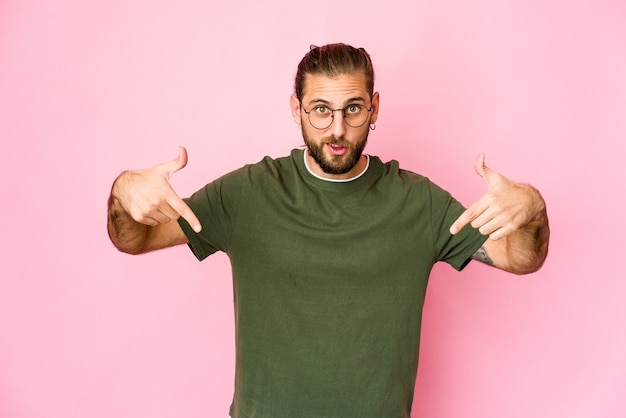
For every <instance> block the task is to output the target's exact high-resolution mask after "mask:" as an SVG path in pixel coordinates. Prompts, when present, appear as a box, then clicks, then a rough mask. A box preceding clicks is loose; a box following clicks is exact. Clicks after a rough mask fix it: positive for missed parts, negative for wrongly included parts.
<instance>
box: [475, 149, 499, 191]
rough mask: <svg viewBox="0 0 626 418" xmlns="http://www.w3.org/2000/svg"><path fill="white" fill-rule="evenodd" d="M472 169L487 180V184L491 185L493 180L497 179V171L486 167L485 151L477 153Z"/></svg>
mask: <svg viewBox="0 0 626 418" xmlns="http://www.w3.org/2000/svg"><path fill="white" fill-rule="evenodd" d="M474 170H475V171H476V173H477V174H478V175H479V176H480V177H482V178H483V179H484V180H485V181H486V182H487V186H491V185H492V184H493V183H494V182H496V181H497V177H499V176H498V173H496V172H495V171H493V170H492V169H491V168H489V167H487V165H486V164H485V153H481V154H479V155H478V157H477V158H476V162H475V163H474Z"/></svg>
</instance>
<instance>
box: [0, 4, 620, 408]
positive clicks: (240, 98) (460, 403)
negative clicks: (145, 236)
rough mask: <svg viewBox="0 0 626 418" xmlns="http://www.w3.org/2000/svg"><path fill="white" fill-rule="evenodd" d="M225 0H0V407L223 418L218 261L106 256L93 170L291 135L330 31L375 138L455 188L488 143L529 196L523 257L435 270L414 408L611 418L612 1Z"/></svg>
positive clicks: (182, 184)
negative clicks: (295, 85)
mask: <svg viewBox="0 0 626 418" xmlns="http://www.w3.org/2000/svg"><path fill="white" fill-rule="evenodd" d="M236 3H241V2H217V1H213V2H210V1H181V2H170V1H163V0H158V1H154V0H150V1H148V0H145V1H120V0H116V1H113V0H109V1H99V2H85V1H79V0H55V1H52V0H37V1H34V0H3V1H1V2H0V140H1V141H2V149H3V150H4V154H3V156H4V158H3V159H2V160H3V161H2V165H3V166H4V170H3V171H4V176H3V178H4V181H3V187H2V190H3V195H4V197H3V204H2V205H1V209H0V210H1V216H0V231H2V239H1V240H0V246H1V248H0V265H1V266H2V273H1V278H0V416H1V417H3V418H41V417H46V418H84V417H92V418H100V417H102V418H104V417H107V418H108V417H116V418H126V417H128V418H136V417H151V418H153V417H155V418H160V417H163V418H165V417H179V418H180V417H182V418H195V417H224V416H226V413H227V408H228V404H229V398H230V396H231V390H232V381H233V379H232V370H233V360H234V359H233V326H232V323H233V318H232V296H231V286H230V278H229V274H230V273H229V266H228V261H227V259H226V257H224V256H222V255H218V256H215V257H213V258H212V259H210V260H207V261H205V262H203V263H198V262H196V261H195V259H194V258H193V257H192V255H191V253H190V252H189V251H188V250H187V249H186V248H182V247H181V248H176V249H172V250H168V251H162V252H158V253H154V254H150V255H146V256H141V257H131V256H127V255H123V254H120V253H118V252H117V251H116V250H115V249H114V248H113V247H112V245H111V244H110V243H109V241H108V239H107V236H106V231H105V204H106V198H107V195H108V191H109V187H110V184H111V182H112V180H113V178H114V177H115V176H116V175H117V174H118V173H119V172H120V171H121V170H123V169H127V168H142V167H146V166H149V165H152V164H156V163H158V162H161V161H165V160H168V159H171V158H174V157H175V156H176V153H177V146H178V145H179V144H183V145H186V146H187V147H188V150H189V153H190V163H189V166H188V167H187V168H186V169H185V170H184V171H182V172H180V173H178V174H177V176H176V177H175V178H174V184H175V187H176V188H177V190H179V192H180V193H181V194H182V195H187V194H189V193H190V192H192V191H193V190H195V189H196V188H198V187H200V186H201V185H203V184H204V183H205V182H207V181H209V180H211V179H213V178H215V177H216V176H218V175H220V174H222V173H224V172H226V171H228V170H231V169H234V168H236V167H239V166H240V165H242V164H244V163H248V162H255V161H257V160H259V159H260V158H261V157H262V156H263V155H266V154H269V155H272V156H279V155H283V154H286V153H287V152H288V151H289V150H290V149H291V148H292V147H295V146H298V145H299V144H300V143H301V140H300V137H299V130H298V128H297V127H296V126H295V125H294V124H293V122H292V121H291V118H290V113H289V108H288V97H289V94H290V93H291V89H292V79H293V76H294V72H295V67H296V64H297V62H298V61H299V59H300V58H301V56H302V55H303V54H304V53H305V52H306V51H307V48H308V45H309V44H310V43H317V44H323V43H327V42H332V41H344V42H348V43H353V44H355V45H357V46H364V47H366V48H367V49H368V50H369V52H370V53H371V54H372V56H373V57H374V60H375V64H376V69H377V72H378V79H377V89H378V90H379V91H380V92H381V106H382V109H381V112H380V118H379V121H378V129H377V130H376V131H375V132H374V133H373V134H372V135H371V136H370V138H371V139H370V146H369V152H370V153H373V154H378V155H381V156H382V157H383V158H384V159H391V158H395V159H399V160H401V161H402V163H403V165H404V167H406V168H409V169H412V170H414V171H418V172H421V173H423V174H426V175H428V176H430V177H431V178H432V179H434V180H435V181H437V182H438V183H440V184H441V185H442V186H444V187H446V188H448V189H449V190H450V191H452V192H453V193H454V194H456V195H457V196H458V197H459V198H460V199H461V200H462V201H463V202H465V203H466V204H469V203H472V202H473V200H475V199H477V198H478V197H479V196H480V195H481V194H482V193H483V191H484V184H483V182H482V181H481V179H480V178H478V177H477V176H476V175H475V174H474V172H473V168H472V167H473V162H474V158H475V156H476V155H477V154H478V153H479V152H482V151H485V152H486V153H487V162H488V163H489V164H490V165H491V166H492V167H493V168H494V169H496V170H499V171H501V172H502V173H504V174H505V175H508V176H509V177H511V178H513V179H516V180H520V181H527V182H530V183H532V184H534V185H536V186H537V187H538V188H540V190H541V191H542V192H543V194H544V196H545V198H546V200H547V202H548V206H549V213H550V216H551V225H552V231H553V236H552V247H551V254H550V257H549V259H548V261H547V263H546V265H545V267H544V268H543V269H542V270H541V271H540V272H538V273H536V274H534V275H531V276H527V277H514V276H510V275H507V274H505V273H502V272H499V271H497V270H492V269H489V268H487V267H485V266H482V265H479V264H473V265H472V266H470V268H468V270H466V271H465V272H463V273H461V274H458V273H455V272H453V271H452V269H451V268H449V267H447V266H441V267H437V268H436V270H435V273H434V276H433V278H432V282H431V284H430V287H429V293H428V298H427V304H426V307H425V323H424V334H423V337H424V342H423V346H422V356H421V361H420V372H419V377H418V381H417V389H416V399H417V400H416V405H415V407H414V412H413V416H414V417H419V418H459V417H463V418H502V417H505V418H528V417H533V418H554V417H567V418H583V417H585V418H587V417H594V418H596V417H601V418H617V417H623V416H626V401H625V400H624V388H626V361H625V360H624V353H625V352H626V303H623V301H622V299H623V295H625V294H626V281H625V280H624V279H625V278H626V274H625V273H626V271H625V269H624V267H623V263H622V260H621V257H623V252H624V249H625V248H626V246H625V245H624V243H623V237H624V229H625V228H624V222H623V216H622V213H623V208H624V206H625V204H626V198H625V197H624V195H625V193H624V180H626V173H625V169H624V165H625V161H626V158H625V157H626V155H625V154H626V152H625V146H624V143H625V140H626V116H625V115H626V47H625V46H624V45H625V41H626V5H625V3H624V2H623V1H621V0H615V1H610V0H583V1H575V2H572V1H564V0H560V1H559V0H555V1H528V0H513V1H508V2H501V1H498V0H479V1H475V2H465V1H461V0H446V1H429V2H426V1H421V2H415V1H412V0H411V1H409V0H407V1H396V0H392V1H384V2H377V3H376V4H374V5H372V4H371V3H370V2H367V1H363V0H361V1H343V2H331V1H327V2H325V1H317V2H295V3H294V2H289V1H285V0H270V1H264V2H253V1H249V2H247V3H248V4H246V5H245V6H244V5H242V4H236Z"/></svg>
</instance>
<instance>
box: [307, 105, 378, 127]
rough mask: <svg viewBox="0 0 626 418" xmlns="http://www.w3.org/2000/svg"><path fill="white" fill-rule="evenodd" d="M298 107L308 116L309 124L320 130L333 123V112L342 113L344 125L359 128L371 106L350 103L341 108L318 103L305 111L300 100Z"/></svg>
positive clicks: (367, 115) (367, 117) (365, 119)
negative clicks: (332, 107) (331, 107)
mask: <svg viewBox="0 0 626 418" xmlns="http://www.w3.org/2000/svg"><path fill="white" fill-rule="evenodd" d="M300 108H301V109H302V110H304V113H306V114H307V116H308V117H309V123H310V124H311V126H313V127H314V128H315V129H320V130H322V129H326V128H328V127H329V126H330V125H332V124H333V120H334V118H335V112H341V113H342V115H343V120H344V121H345V122H346V125H348V126H350V127H352V128H360V127H361V126H363V125H364V124H365V122H367V119H369V114H370V112H371V111H372V108H371V107H370V108H369V109H368V108H367V107H365V106H364V105H362V104H350V105H348V106H346V107H344V108H343V109H330V108H329V107H328V106H324V105H319V106H315V107H314V108H312V109H311V110H309V111H308V112H307V110H306V109H305V108H304V107H302V102H300Z"/></svg>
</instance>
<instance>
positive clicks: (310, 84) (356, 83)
mask: <svg viewBox="0 0 626 418" xmlns="http://www.w3.org/2000/svg"><path fill="white" fill-rule="evenodd" d="M366 85H367V83H366V79H365V74H363V73H361V72H355V73H348V74H340V75H338V76H336V77H329V76H327V75H322V74H307V75H306V76H305V79H304V90H303V96H302V101H303V102H305V103H311V102H314V101H325V102H329V103H335V104H340V102H341V103H343V102H345V101H347V100H352V99H359V98H360V99H363V100H367V99H369V93H368V90H367V86H366Z"/></svg>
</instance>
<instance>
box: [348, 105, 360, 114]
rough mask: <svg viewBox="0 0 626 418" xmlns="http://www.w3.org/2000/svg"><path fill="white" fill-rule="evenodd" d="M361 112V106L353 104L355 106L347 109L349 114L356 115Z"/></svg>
mask: <svg viewBox="0 0 626 418" xmlns="http://www.w3.org/2000/svg"><path fill="white" fill-rule="evenodd" d="M360 111H361V106H360V105H356V104H353V105H349V106H348V107H346V113H348V114H352V115H354V114H357V113H359V112H360Z"/></svg>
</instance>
